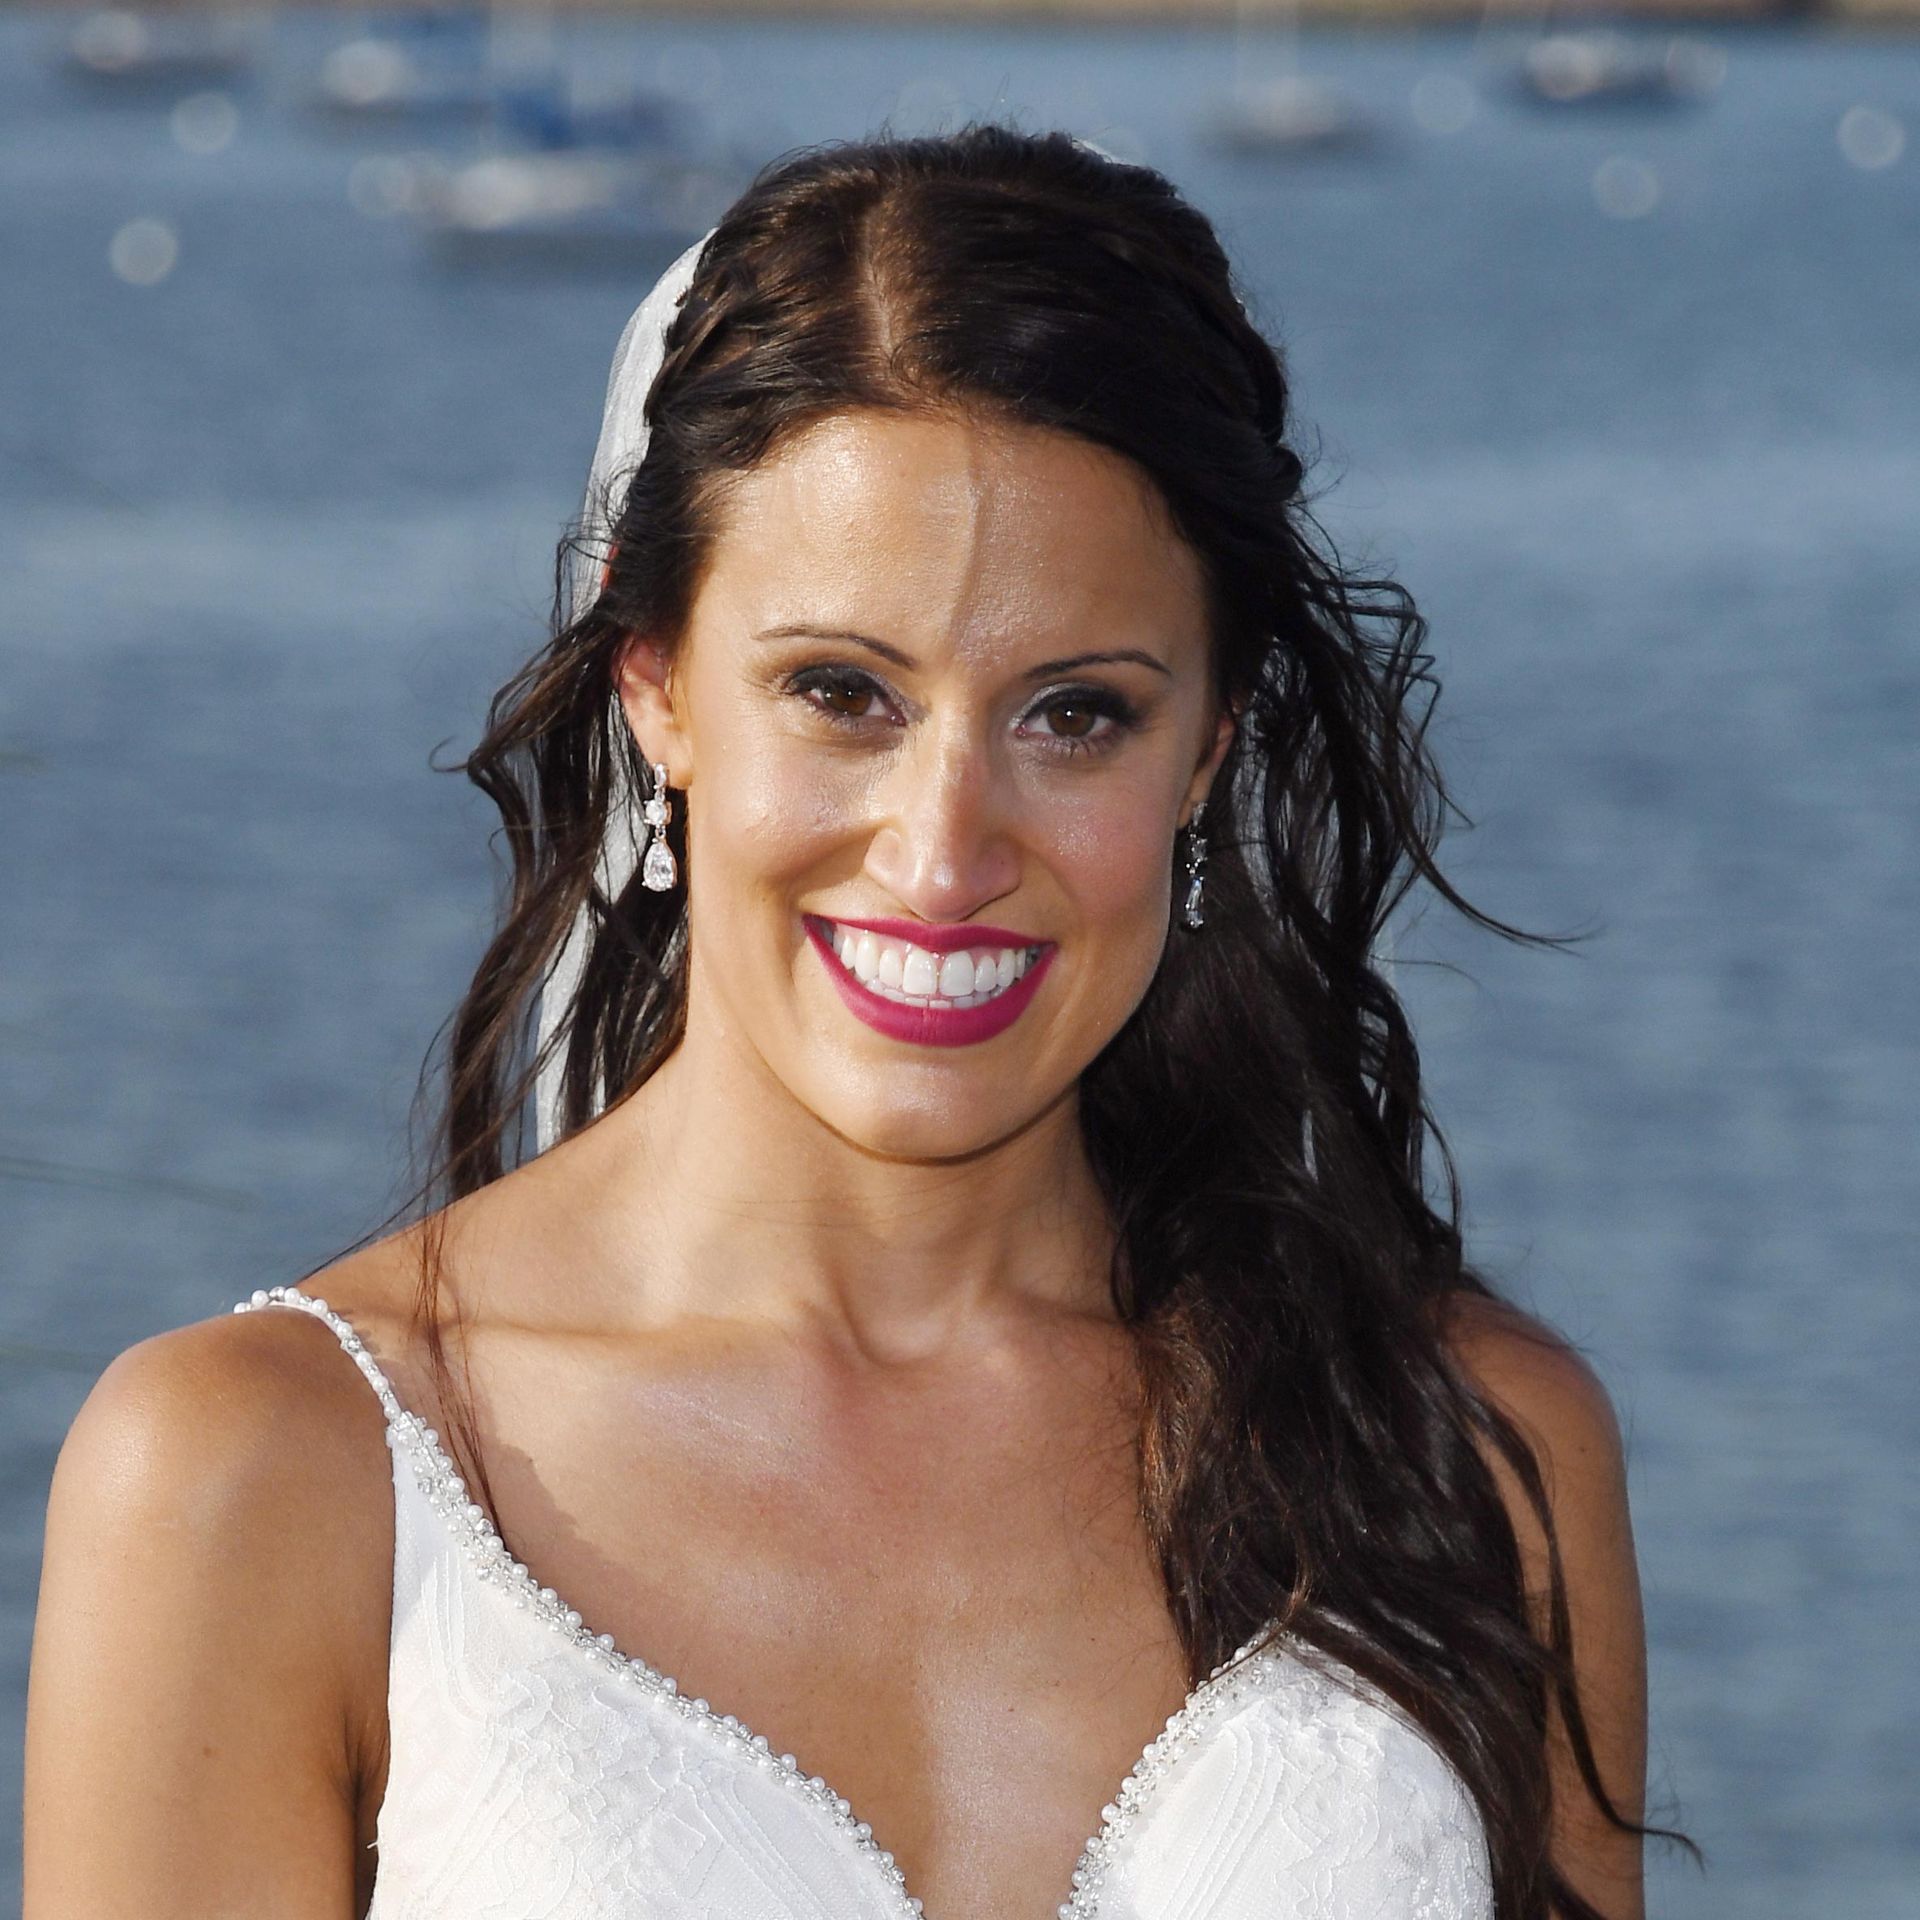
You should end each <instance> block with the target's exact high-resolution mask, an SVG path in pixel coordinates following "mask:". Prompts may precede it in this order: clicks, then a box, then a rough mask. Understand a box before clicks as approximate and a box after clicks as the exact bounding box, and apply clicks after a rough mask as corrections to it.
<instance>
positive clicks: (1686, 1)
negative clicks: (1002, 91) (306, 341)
mask: <svg viewBox="0 0 1920 1920" xmlns="http://www.w3.org/2000/svg"><path fill="white" fill-rule="evenodd" d="M120 3H122V4H129V3H130V0H120ZM315 3H316V4H319V5H323V6H324V5H328V4H332V5H334V6H335V7H336V8H337V9H338V10H339V11H341V12H348V11H359V10H364V6H365V0H315ZM394 3H395V4H404V0H394ZM5 4H6V0H0V5H5ZM503 4H504V5H505V6H506V7H507V8H508V10H509V11H512V10H514V8H515V7H516V5H523V6H526V7H528V9H529V10H538V11H552V12H560V13H568V12H571V13H605V14H614V13H618V14H625V15H631V16H633V17H636V18H640V17H658V18H663V19H711V18H716V17H720V18H736V19H765V20H794V21H805V20H858V19H875V20H919V21H927V22H940V23H944V24H953V23H955V22H967V21H978V22H989V23H992V24H995V25H1001V26H1021V25H1034V26H1049V25H1057V24H1060V23H1062V22H1066V21H1072V22H1075V23H1077V24H1079V25H1082V26H1087V27H1102V26H1123V27H1124V26H1155V25H1157V26H1171V25H1177V24H1179V23H1181V22H1183V21H1185V22H1198V23H1217V24H1223V25H1224V24H1228V23H1231V22H1234V21H1236V20H1238V21H1244V23H1245V24H1246V25H1247V26H1248V27H1250V28H1253V29H1256V30H1257V29H1260V28H1268V29H1279V28H1280V27H1282V26H1283V25H1284V24H1285V23H1286V22H1287V21H1288V20H1290V19H1298V20H1300V21H1302V22H1305V23H1308V24H1311V25H1315V26H1338V25H1351V26H1382V27H1390V26H1399V25H1403V24H1406V23H1408V22H1418V23H1429V22H1430V23H1433V24H1436V25H1443V24H1444V25H1455V26H1464V25H1469V24H1471V25H1477V26H1485V27H1488V28H1490V29H1496V30H1498V29H1505V30H1509V31H1513V32H1553V33H1570V32H1576V31H1580V30H1592V29H1603V28H1608V27H1616V28H1631V27H1634V26H1639V25H1643V24H1651V25H1658V26H1663V27H1684V26H1693V27H1702V28H1710V27H1717V26H1732V25H1736V24H1747V23H1761V22H1778V23H1781V24H1788V23H1795V22H1798V23H1804V24H1806V25H1810V26H1865V27H1878V26H1886V27H1896V28H1898V27H1907V26H1914V25H1920V0H1606V4H1596V3H1594V0H1584V3H1583V0H1507V4H1499V0H1496V3H1495V4H1493V5H1487V4H1485V0H503ZM257 5H258V0H205V4H204V6H193V5H191V4H184V3H183V0H167V3H166V4H161V5H156V6H152V7H142V6H140V5H139V4H137V0H131V10H132V11H135V12H141V11H148V12H153V13H157V14H167V13H173V12H189V11H192V12H199V11H205V12H210V13H220V12H228V11H245V12H252V11H255V10H256V7H257ZM55 10H57V11H66V12H71V13H87V12H92V11H95V10H96V7H95V4H94V3H93V0H63V4H62V5H60V6H59V7H57V8H56V9H55ZM268 10H271V8H269V9H268Z"/></svg>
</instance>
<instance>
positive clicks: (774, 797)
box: [688, 701, 875, 904]
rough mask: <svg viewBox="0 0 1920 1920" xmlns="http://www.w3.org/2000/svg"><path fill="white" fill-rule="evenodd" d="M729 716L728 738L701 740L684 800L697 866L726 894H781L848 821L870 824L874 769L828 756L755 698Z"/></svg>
mask: <svg viewBox="0 0 1920 1920" xmlns="http://www.w3.org/2000/svg"><path fill="white" fill-rule="evenodd" d="M727 718H728V725H727V726H726V728H725V730H724V732H723V731H721V730H719V729H712V730H709V732H708V733H707V735H706V736H705V737H704V738H703V739H702V741H701V746H700V771H699V786H698V789H697V790H696V791H695V793H693V794H692V795H690V796H689V800H688V807H689V812H690V816H691V825H692V831H693V834H694V837H695V839H696V841H697V843H698V846H697V852H696V855H695V864H696V866H697V867H698V868H699V870H700V871H701V872H703V873H709V874H713V875H715V876H716V877H721V876H724V881H725V886H726V888H727V890H728V891H729V893H733V894H736V895H737V894H738V893H739V892H740V891H741V890H745V891H747V892H751V891H753V890H754V889H756V888H767V889H775V888H779V887H780V886H782V885H783V884H784V883H786V882H789V881H791V880H793V879H795V878H798V877H802V876H806V875H808V874H810V873H811V872H813V871H814V870H815V869H816V868H817V867H818V866H819V864H820V862H821V861H822V860H823V859H824V858H826V857H827V856H828V855H830V854H831V853H832V852H833V851H834V849H835V848H836V847H839V846H842V845H843V844H844V843H845V841H846V838H847V832H848V827H849V823H851V822H857V821H860V820H863V819H865V818H867V817H868V814H869V811H870V808H871V804H872V786H873V781H874V778H875V774H874V770H873V766H872V764H871V763H870V762H869V761H867V760H865V759H863V758H861V757H859V756H856V755H852V754H844V755H843V754H834V753H823V752H822V751H821V750H820V748H819V746H818V744H817V743H815V742H811V741H806V740H802V739H798V738H796V737H795V736H794V733H793V731H792V730H791V729H788V728H783V727H780V726H778V725H777V724H769V721H768V718H767V715H766V714H765V712H764V709H761V710H756V708H755V705H754V703H752V702H750V701H744V702H741V703H740V705H739V706H738V707H737V708H736V709H735V711H734V712H732V713H730V714H729V715H728V716H727ZM715 904H718V903H715Z"/></svg>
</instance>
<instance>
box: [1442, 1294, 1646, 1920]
mask: <svg viewBox="0 0 1920 1920" xmlns="http://www.w3.org/2000/svg"><path fill="white" fill-rule="evenodd" d="M1449 1335H1450V1340H1451V1345H1452V1349H1453V1352H1454V1354H1455V1356H1456V1358H1457V1359H1458V1360H1459V1361H1460V1362H1461V1364H1462V1366H1463V1368H1464V1370H1465V1372H1466V1374H1467V1377H1468V1379H1469V1380H1470V1381H1471V1382H1472V1383H1473V1384H1474V1385H1475V1386H1476V1387H1477V1389H1478V1390H1479V1392H1480V1394H1481V1395H1482V1397H1483V1398H1485V1399H1487V1400H1489V1401H1491V1402H1492V1403H1493V1405H1494V1406H1495V1407H1496V1408H1498V1409H1499V1410H1500V1411H1501V1412H1503V1413H1505V1414H1506V1415H1507V1417H1508V1418H1509V1419H1511V1420H1512V1421H1513V1422H1514V1424H1515V1425H1516V1426H1517V1427H1518V1428H1519V1429H1520V1432H1521V1434H1522V1436H1523V1437H1524V1438H1525V1439H1526V1440H1527V1441H1528V1442H1529V1444H1530V1445H1531V1446H1532V1447H1533V1449H1534V1452H1535V1456H1536V1458H1537V1460H1538V1462H1539V1466H1540V1475H1541V1479H1542V1480H1543V1482H1544V1483H1545V1486H1546V1492H1547V1499H1548V1504H1549V1506H1550V1507H1551V1509H1552V1513H1553V1523H1554V1530H1555V1533H1556V1535H1557V1536H1558V1540H1559V1548H1560V1563H1561V1570H1562V1573H1563V1575H1564V1577H1565V1581H1566V1590H1567V1605H1568V1610H1569V1613H1570V1615H1571V1620H1572V1627H1573V1656H1574V1672H1575V1678H1576V1681H1577V1683H1578V1687H1579V1696H1580V1707H1581V1711H1582V1713H1583V1714H1584V1716H1585V1719H1586V1724H1587V1733H1588V1736H1589V1738H1590V1739H1591V1741H1592V1744H1593V1754H1594V1759H1595V1760H1596V1762H1597V1763H1598V1766H1599V1771H1600V1778H1601V1781H1602V1783H1603V1784H1604V1786H1605V1787H1606V1789H1607V1793H1608V1795H1609V1797H1610V1798H1611V1799H1612V1801H1613V1803H1614V1806H1615V1807H1616V1808H1617V1809H1618V1810H1619V1811H1620V1813H1621V1814H1623V1815H1624V1816H1625V1817H1626V1818H1627V1819H1629V1820H1633V1821H1639V1820H1641V1819H1642V1818H1643V1817H1644V1811H1645V1793H1646V1754H1647V1670H1646V1633H1645V1628H1644V1625H1643V1623H1642V1618H1641V1608H1640V1579H1639V1572H1638V1568H1637V1566H1636V1563H1635V1559H1634V1550H1633V1530H1632V1526H1631V1522H1630V1520H1629V1517H1628V1511H1627V1480H1626V1462H1625V1451H1624V1448H1623V1446H1622V1444H1621V1437H1620V1428H1619V1424H1618V1422H1617V1420H1616V1419H1615V1417H1614V1411H1613V1404H1612V1402H1611V1401H1610V1400H1609V1399H1608V1397H1607V1393H1606V1389H1605V1388H1604V1387H1602V1386H1601V1384H1600V1382H1599V1380H1598V1379H1597V1378H1596V1376H1595V1375H1594V1373H1593V1370H1592V1369H1591V1368H1590V1367H1589V1366H1588V1365H1587V1363H1586V1362H1585V1361H1584V1360H1583V1359H1581V1357H1580V1356H1579V1354H1577V1353H1576V1352H1575V1351H1574V1350H1573V1348H1572V1347H1570V1346H1568V1345H1567V1343H1566V1342H1565V1341H1564V1340H1562V1339H1561V1338H1560V1337H1559V1336H1558V1335H1557V1334H1555V1333H1553V1332H1551V1331H1550V1330H1549V1329H1548V1328H1546V1327H1544V1326H1542V1325H1541V1324H1540V1323H1539V1322H1538V1321H1536V1320H1533V1319H1531V1318H1529V1317H1528V1316H1527V1315H1525V1314H1522V1313H1520V1312H1518V1311H1517V1310H1516V1309H1514V1308H1511V1307H1506V1306H1503V1305H1499V1304H1497V1303H1493V1302H1488V1301H1484V1300H1481V1299H1479V1298H1477V1297H1474V1296H1462V1297H1460V1299H1459V1301H1458V1303H1457V1305H1456V1307H1455V1310H1454V1314H1453V1319H1452V1324H1451V1326H1450V1329H1449ZM1489 1459H1490V1463H1491V1465H1492V1468H1493V1473H1494V1477H1495V1479H1496V1481H1497V1482H1498V1483H1499V1486H1500V1491H1501V1493H1502V1495H1503V1496H1504V1497H1505V1499H1506V1503H1507V1509H1508V1512H1509V1513H1510V1514H1511V1515H1512V1518H1513V1525H1514V1532H1515V1534H1516V1536H1517V1538H1518V1540H1519V1545H1520V1554H1521V1561H1522V1565H1523V1567H1524V1570H1525V1577H1526V1584H1527V1592H1528V1595H1529V1597H1530V1599H1531V1600H1532V1601H1533V1602H1534V1603H1535V1609H1536V1621H1537V1623H1538V1624H1537V1626H1536V1631H1538V1632H1540V1633H1541V1635H1542V1637H1544V1634H1545V1608H1546V1597H1547V1590H1548V1568H1547V1543H1546V1534H1545V1531H1544V1529H1543V1528H1542V1527H1541V1525H1540V1522H1539V1518H1538V1516H1537V1515H1536V1513H1535V1512H1534V1508H1533V1503H1532V1502H1531V1501H1530V1500H1529V1499H1528V1498H1527V1496H1526V1494H1525V1492H1524V1491H1523V1490H1522V1488H1521V1486H1520V1483H1519V1480H1518V1478H1517V1477H1516V1476H1515V1474H1514V1472H1513V1470H1512V1468H1511V1467H1509V1466H1508V1464H1507V1462H1506V1461H1505V1460H1504V1458H1502V1457H1500V1456H1499V1455H1498V1454H1497V1453H1494V1452H1491V1451H1490V1452H1489ZM1548 1764H1549V1770H1550V1774H1551V1778H1552V1783H1553V1805H1554V1819H1553V1857H1554V1861H1555V1864H1556V1865H1557V1866H1558V1867H1559V1869H1560V1871H1561V1872H1562V1873H1563V1874H1565V1876H1566V1877H1567V1879H1568V1880H1569V1881H1570V1882H1571V1883H1572V1885H1573V1887H1574V1889H1575V1891H1576V1892H1578V1893H1579V1894H1581V1895H1582V1897H1583V1898H1585V1899H1586V1900H1588V1901H1590V1902H1591V1903H1592V1904H1593V1905H1594V1906H1595V1907H1596V1908H1598V1909H1599V1911H1600V1912H1601V1913H1603V1914H1605V1915H1606V1916H1607V1920H1642V1916H1643V1915H1644V1913H1645V1901H1644V1893H1643V1886H1642V1876H1641V1841H1640V1838H1639V1836H1638V1835H1637V1834H1633V1833H1623V1832H1621V1831H1620V1829H1619V1828H1617V1827H1615V1826H1614V1825H1613V1824H1612V1823H1611V1822H1610V1821H1609V1820H1608V1819H1607V1818H1606V1816H1605V1815H1604V1814H1603V1813H1602V1812H1601V1810H1600V1808H1599V1807H1598V1806H1597V1805H1596V1804H1595V1802H1594V1799H1593V1796H1592V1795H1591V1794H1590V1793H1589V1792H1588V1790H1587V1787H1586V1784H1585V1782H1584V1781H1583V1780H1582V1779H1581V1777H1580V1771H1579V1768H1578V1766H1577V1764H1576V1762H1575V1760H1574V1756H1573V1751H1572V1748H1571V1747H1570V1745H1569V1744H1568V1739H1567V1729H1566V1726H1565V1724H1564V1721H1563V1719H1562V1717H1561V1715H1560V1712H1559V1710H1558V1708H1557V1707H1555V1708H1553V1709H1552V1711H1551V1716H1550V1723H1549V1745H1548Z"/></svg>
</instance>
